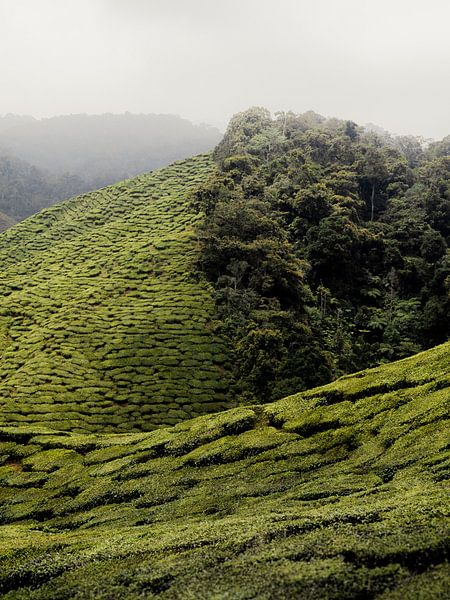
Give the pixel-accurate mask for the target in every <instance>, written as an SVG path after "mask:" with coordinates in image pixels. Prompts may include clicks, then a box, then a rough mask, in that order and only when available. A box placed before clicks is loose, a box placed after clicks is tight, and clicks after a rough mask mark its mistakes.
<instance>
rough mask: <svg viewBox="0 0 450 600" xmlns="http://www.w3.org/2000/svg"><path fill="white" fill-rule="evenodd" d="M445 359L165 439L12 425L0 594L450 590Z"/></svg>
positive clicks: (344, 594)
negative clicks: (81, 432) (80, 432)
mask: <svg viewBox="0 0 450 600" xmlns="http://www.w3.org/2000/svg"><path fill="white" fill-rule="evenodd" d="M449 366H450V344H446V345H443V346H439V347H437V348H435V349H433V350H430V351H427V352H425V353H422V354H419V355H416V356H414V357H412V358H408V359H405V360H403V361H400V362H397V363H393V364H392V365H388V366H383V367H379V368H377V369H373V370H370V371H366V372H362V373H358V374H355V375H352V376H347V377H344V378H342V379H340V380H338V381H337V382H335V383H333V384H330V385H328V386H325V387H323V388H318V389H315V390H312V391H310V392H305V393H301V394H298V395H295V396H291V397H289V398H286V399H284V400H281V401H279V402H276V403H273V404H269V405H265V406H249V407H238V408H234V409H230V410H227V411H224V412H220V413H217V414H214V415H207V416H202V417H198V418H196V419H194V420H190V421H185V422H183V423H179V424H177V425H175V426H173V427H169V428H163V429H159V430H157V431H152V432H143V433H123V434H103V435H91V434H73V433H69V432H55V431H53V430H51V429H48V428H45V427H42V426H34V427H31V426H29V425H26V426H22V427H20V426H17V425H15V426H11V427H2V428H1V430H0V435H1V446H0V456H1V463H2V466H1V467H0V494H1V509H0V510H1V522H2V526H1V527H0V540H1V541H0V557H1V558H0V561H1V562H0V593H1V594H2V597H3V598H5V599H7V600H13V599H15V600H18V599H23V600H25V599H27V600H28V599H31V600H37V599H42V600H44V599H45V600H49V599H54V600H61V599H80V600H81V599H85V598H95V599H97V598H98V599H108V600H109V599H112V598H114V599H115V598H127V599H137V598H161V599H163V598H167V599H171V598H174V599H175V598H180V599H181V598H182V599H192V600H194V599H195V600H199V599H202V598H211V599H212V598H216V599H218V598H230V599H231V598H233V599H250V598H258V599H259V598H263V599H267V600H269V599H280V600H281V599H290V598H292V599H297V598H305V599H317V600H324V599H341V598H353V599H362V598H364V599H366V598H368V599H371V598H377V599H379V600H389V599H397V598H399V599H400V598H401V599H403V600H404V599H416V598H417V599H419V598H420V599H430V600H431V599H433V600H434V599H438V598H442V599H444V598H447V597H448V592H449V567H448V549H449V542H448V540H449V533H450V528H449V520H448V516H449V515H448V513H449V503H448V473H449V468H448V466H449V459H450V454H449V450H450V447H449V428H448V421H447V420H446V419H447V418H448V408H449V400H450V374H449V372H450V369H449Z"/></svg>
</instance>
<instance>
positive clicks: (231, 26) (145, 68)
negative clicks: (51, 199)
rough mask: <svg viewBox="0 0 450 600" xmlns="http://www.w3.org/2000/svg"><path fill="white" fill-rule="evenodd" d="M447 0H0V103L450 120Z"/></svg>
mask: <svg viewBox="0 0 450 600" xmlns="http://www.w3.org/2000/svg"><path fill="white" fill-rule="evenodd" d="M449 22H450V3H449V2H448V1H447V0H428V1H427V2H424V1H423V0H395V1H393V0H377V1H374V0H370V1H369V0H311V1H310V0H226V1H223V0H0V114H5V113H9V112H12V113H17V114H32V115H34V116H37V117H43V116H52V115H58V114H68V113H84V112H86V113H93V114H95V113H105V112H113V113H122V112H125V111H130V112H134V113H171V114H179V115H182V116H183V117H186V118H188V119H191V120H193V121H196V122H207V123H210V124H212V125H215V126H218V127H220V128H221V129H222V130H223V129H224V127H225V126H226V123H227V121H228V119H229V117H230V116H231V115H232V114H233V113H235V112H237V111H239V110H244V109H246V108H248V107H249V106H251V105H263V106H266V107H267V108H269V109H270V110H272V111H275V110H288V109H290V110H293V111H295V112H303V111H306V110H309V109H312V110H315V111H316V112H319V113H321V114H323V115H325V116H336V117H339V118H350V119H353V120H354V121H356V122H358V123H360V124H365V123H369V122H371V123H375V124H377V125H379V126H382V127H384V128H386V129H388V130H390V131H392V132H394V133H399V134H406V133H412V134H417V135H423V136H425V137H433V138H441V137H443V136H445V135H447V134H448V133H449V132H450V114H449V110H448V106H449V104H450V102H449V100H450V77H449V64H450V43H449V36H448V24H449Z"/></svg>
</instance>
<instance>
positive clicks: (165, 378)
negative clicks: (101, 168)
mask: <svg viewBox="0 0 450 600" xmlns="http://www.w3.org/2000/svg"><path fill="white" fill-rule="evenodd" d="M215 168H216V167H215V166H214V163H213V162H212V160H211V158H210V156H209V155H201V156H198V157H196V158H193V159H189V160H186V161H183V162H179V163H175V164H173V165H171V166H170V167H167V168H165V169H162V170H159V171H154V172H152V173H150V174H148V175H142V176H139V177H137V178H135V179H132V180H128V181H124V182H121V183H118V184H116V185H113V186H111V187H107V188H104V189H101V190H99V191H96V192H92V193H89V194H85V195H82V196H79V197H77V198H74V199H72V200H70V201H66V202H62V203H60V204H58V205H55V206H53V207H51V208H48V209H45V210H43V211H42V212H41V213H39V214H37V215H35V216H33V217H31V218H29V219H27V220H25V221H23V222H22V223H20V224H18V225H17V226H15V227H13V228H12V229H10V230H8V231H6V232H5V233H3V235H1V236H0V263H1V264H2V272H1V275H0V333H1V335H0V339H1V343H0V349H1V350H0V352H1V367H0V422H1V423H2V424H16V425H25V424H38V425H45V426H50V427H53V428H55V429H61V430H70V431H78V432H89V431H93V432H94V431H95V432H99V431H116V430H119V431H121V430H122V431H140V430H149V429H152V428H154V427H157V426H160V425H169V424H174V423H176V422H178V421H180V420H183V419H186V418H191V417H194V416H197V415H199V414H204V413H207V412H212V411H217V410H221V409H223V408H227V407H229V401H228V400H227V396H226V394H225V392H226V390H227V388H228V379H227V372H228V370H227V360H228V356H227V347H226V344H225V342H224V340H222V339H221V338H220V337H218V335H217V334H216V333H215V332H214V300H213V297H212V291H211V286H210V284H209V283H206V282H204V281H203V280H202V279H201V278H199V277H198V276H197V275H196V273H195V269H194V263H195V261H196V260H197V257H198V254H199V249H198V246H199V244H198V241H197V234H196V224H197V223H198V221H199V219H200V218H201V215H200V214H197V213H195V212H193V211H192V209H191V208H190V194H191V193H192V191H193V190H195V189H196V188H197V187H198V186H199V185H200V184H201V183H202V182H204V181H205V180H206V179H207V178H208V176H209V175H210V174H211V173H212V172H214V170H215Z"/></svg>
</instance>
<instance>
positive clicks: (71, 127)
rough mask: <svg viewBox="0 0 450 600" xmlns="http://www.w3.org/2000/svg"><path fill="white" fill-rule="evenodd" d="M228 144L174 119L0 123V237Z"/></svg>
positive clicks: (211, 131) (15, 118) (6, 119)
mask: <svg viewBox="0 0 450 600" xmlns="http://www.w3.org/2000/svg"><path fill="white" fill-rule="evenodd" d="M220 138H221V133H220V132H219V130H217V129H215V128H213V127H209V126H208V125H194V124H192V123H191V122H190V121H187V120H186V119H182V118H181V117H178V116H174V115H132V114H129V113H126V114H123V115H112V114H105V115H94V116H90V115H68V116H61V117H54V118H51V119H42V120H38V119H34V118H33V117H29V116H20V115H5V116H3V117H0V212H3V213H5V217H4V218H1V219H0V231H2V230H4V229H6V228H7V227H10V226H11V224H13V223H14V222H17V221H20V220H21V219H23V218H25V217H27V216H29V215H31V214H33V213H35V212H37V211H39V210H41V209H42V208H45V207H46V206H50V205H51V204H53V203H54V202H56V201H57V200H63V199H65V198H70V197H71V196H74V195H76V194H80V193H81V192H86V191H89V190H94V189H97V188H99V187H103V186H105V185H109V184H111V183H115V182H117V181H121V180H123V179H127V178H129V177H134V176H135V175H138V174H140V173H143V172H148V171H152V170H153V169H156V168H159V167H162V166H165V165H168V164H170V163H171V162H173V161H176V160H179V159H183V158H187V157H188V156H192V155H195V154H199V153H202V152H204V151H207V150H211V149H212V148H213V147H214V146H215V145H216V144H217V142H218V141H219V140H220Z"/></svg>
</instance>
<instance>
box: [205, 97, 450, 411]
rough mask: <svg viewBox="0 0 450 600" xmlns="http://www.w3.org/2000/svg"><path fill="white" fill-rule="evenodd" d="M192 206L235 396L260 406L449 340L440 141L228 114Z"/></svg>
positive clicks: (447, 153)
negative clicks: (199, 215) (198, 215)
mask: <svg viewBox="0 0 450 600" xmlns="http://www.w3.org/2000/svg"><path fill="white" fill-rule="evenodd" d="M214 157H215V159H216V162H217V163H218V166H219V170H218V171H217V173H216V174H214V175H212V176H211V178H210V179H209V181H208V183H207V185H205V186H203V187H202V188H201V189H200V190H199V191H198V192H197V193H196V194H195V196H194V198H193V203H194V205H195V206H196V207H197V208H198V209H200V210H203V211H204V212H205V214H206V220H205V223H204V225H203V227H202V229H201V238H202V240H203V243H204V247H203V253H202V256H201V261H200V266H201V269H202V270H203V272H204V273H205V274H206V275H207V277H208V278H209V280H210V281H212V282H213V284H214V286H215V289H216V298H217V303H218V309H219V318H220V327H221V329H222V331H223V332H224V333H225V334H226V335H227V336H228V337H229V338H230V339H231V340H232V342H233V346H234V354H235V357H234V358H235V360H234V365H235V377H236V381H237V391H238V393H239V395H240V398H241V400H247V401H255V400H258V401H269V400H273V399H276V398H280V397H282V396H284V395H286V394H289V393H293V392H295V391H298V390H300V389H306V388H308V387H311V386H314V385H319V384H322V383H325V382H327V381H330V380H331V379H333V378H335V377H337V376H339V375H342V374H343V373H348V372H351V371H356V370H360V369H364V368H366V367H368V366H371V365H375V364H379V363H383V362H388V361H392V360H395V359H398V358H402V357H405V356H408V355H411V354H413V353H414V352H418V351H419V350H421V349H424V348H428V347H431V346H433V345H435V344H439V343H441V342H443V341H445V340H446V339H448V335H449V319H448V315H449V309H450V300H449V289H450V253H449V249H448V248H449V245H450V183H449V182H450V178H449V175H450V136H449V137H447V138H445V139H444V140H442V141H441V142H436V143H433V144H431V145H428V147H425V145H424V144H423V143H422V141H421V140H420V139H417V138H414V137H409V136H406V137H391V136H390V135H389V134H386V135H384V134H382V135H380V134H377V133H373V132H369V131H367V130H365V129H363V128H361V127H359V126H357V125H356V124H355V123H353V122H351V121H339V120H337V119H325V118H324V117H321V116H320V115H317V114H316V113H313V112H308V113H305V114H302V115H295V114H293V113H278V114H277V115H276V116H275V118H272V117H271V115H270V113H269V112H268V111H267V110H265V109H263V108H252V109H250V110H248V111H246V112H243V113H240V114H237V115H236V116H235V117H234V118H233V119H232V120H231V122H230V125H229V127H228V130H227V132H226V134H225V136H224V138H223V140H222V141H221V142H220V144H219V145H218V146H217V147H216V150H215V152H214Z"/></svg>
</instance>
